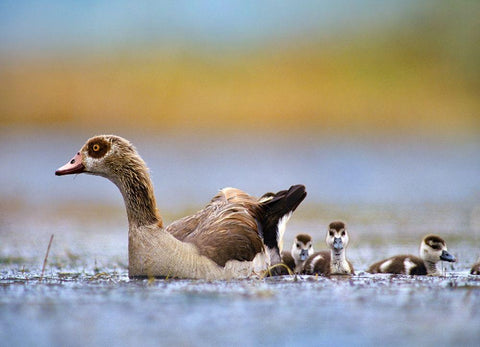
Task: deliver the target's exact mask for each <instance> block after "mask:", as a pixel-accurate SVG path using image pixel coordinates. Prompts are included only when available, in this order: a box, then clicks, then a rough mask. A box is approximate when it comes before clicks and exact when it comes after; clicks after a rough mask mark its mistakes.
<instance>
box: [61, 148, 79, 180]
mask: <svg viewBox="0 0 480 347" xmlns="http://www.w3.org/2000/svg"><path fill="white" fill-rule="evenodd" d="M84 169H85V166H83V163H82V155H81V154H80V152H78V153H77V154H75V156H74V157H73V158H72V160H70V161H69V162H68V163H66V164H65V165H63V166H62V167H60V168H58V169H57V171H55V175H57V176H63V175H71V174H78V173H82V172H83V170H84Z"/></svg>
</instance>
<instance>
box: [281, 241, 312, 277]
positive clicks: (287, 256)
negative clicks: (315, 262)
mask: <svg viewBox="0 0 480 347" xmlns="http://www.w3.org/2000/svg"><path fill="white" fill-rule="evenodd" d="M312 243H313V241H312V237H311V236H310V235H308V234H298V235H297V236H295V239H294V240H293V244H292V249H291V250H290V251H283V252H282V262H283V263H284V264H285V265H287V266H288V268H289V269H290V270H292V271H293V272H294V273H297V274H299V273H302V272H303V268H304V265H305V262H306V260H307V259H308V257H309V256H311V255H312V254H313V252H314V251H313V244H312Z"/></svg>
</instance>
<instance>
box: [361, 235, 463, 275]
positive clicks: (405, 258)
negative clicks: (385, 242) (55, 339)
mask: <svg viewBox="0 0 480 347" xmlns="http://www.w3.org/2000/svg"><path fill="white" fill-rule="evenodd" d="M439 261H448V262H455V261H456V259H455V257H454V256H453V255H452V254H450V253H448V251H447V243H446V242H445V240H444V239H442V238H441V237H440V236H437V235H427V236H425V237H424V238H423V240H422V242H421V244H420V257H416V256H414V255H396V256H393V257H390V258H388V259H385V260H381V261H378V262H376V263H374V264H372V265H371V266H370V267H369V269H368V270H367V272H370V273H393V274H404V275H430V276H440V275H441V274H442V273H441V271H440V269H439V268H438V267H437V263H438V262H439Z"/></svg>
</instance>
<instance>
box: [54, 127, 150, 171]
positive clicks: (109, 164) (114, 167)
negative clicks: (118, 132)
mask: <svg viewBox="0 0 480 347" xmlns="http://www.w3.org/2000/svg"><path fill="white" fill-rule="evenodd" d="M127 162H128V163H129V164H130V163H132V162H133V163H136V164H137V165H136V166H138V168H139V169H143V166H144V162H143V160H142V159H141V158H140V157H139V156H138V154H137V151H136V150H135V148H134V147H133V145H132V144H131V143H130V142H129V141H127V140H125V139H123V138H121V137H119V136H115V135H100V136H95V137H92V138H90V139H89V140H87V142H86V143H85V144H84V145H83V147H82V148H81V149H80V151H78V152H77V154H75V156H74V157H73V158H72V159H71V160H70V161H69V162H68V163H66V164H65V165H64V166H62V167H60V168H59V169H57V171H55V175H57V176H62V175H71V174H79V173H87V174H92V175H97V176H103V177H106V178H109V179H114V178H115V177H116V176H118V175H119V173H120V171H124V170H120V169H121V168H124V167H125V163H127Z"/></svg>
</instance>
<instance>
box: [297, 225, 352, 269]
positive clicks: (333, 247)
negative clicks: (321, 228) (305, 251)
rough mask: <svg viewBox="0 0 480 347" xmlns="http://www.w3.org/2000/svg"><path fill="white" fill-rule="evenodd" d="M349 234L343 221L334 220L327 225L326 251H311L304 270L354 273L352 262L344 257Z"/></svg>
mask: <svg viewBox="0 0 480 347" xmlns="http://www.w3.org/2000/svg"><path fill="white" fill-rule="evenodd" d="M348 241H349V236H348V231H347V228H346V226H345V223H344V222H341V221H335V222H331V223H330V224H329V225H328V230H327V236H326V237H325V242H326V243H327V246H328V248H330V250H328V251H320V252H317V253H313V254H312V255H311V256H310V257H309V258H308V259H307V261H306V262H305V268H304V271H305V273H306V274H308V275H324V276H330V275H354V274H355V272H354V269H353V265H352V263H351V262H350V261H349V260H348V259H347V257H346V248H347V246H348Z"/></svg>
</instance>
